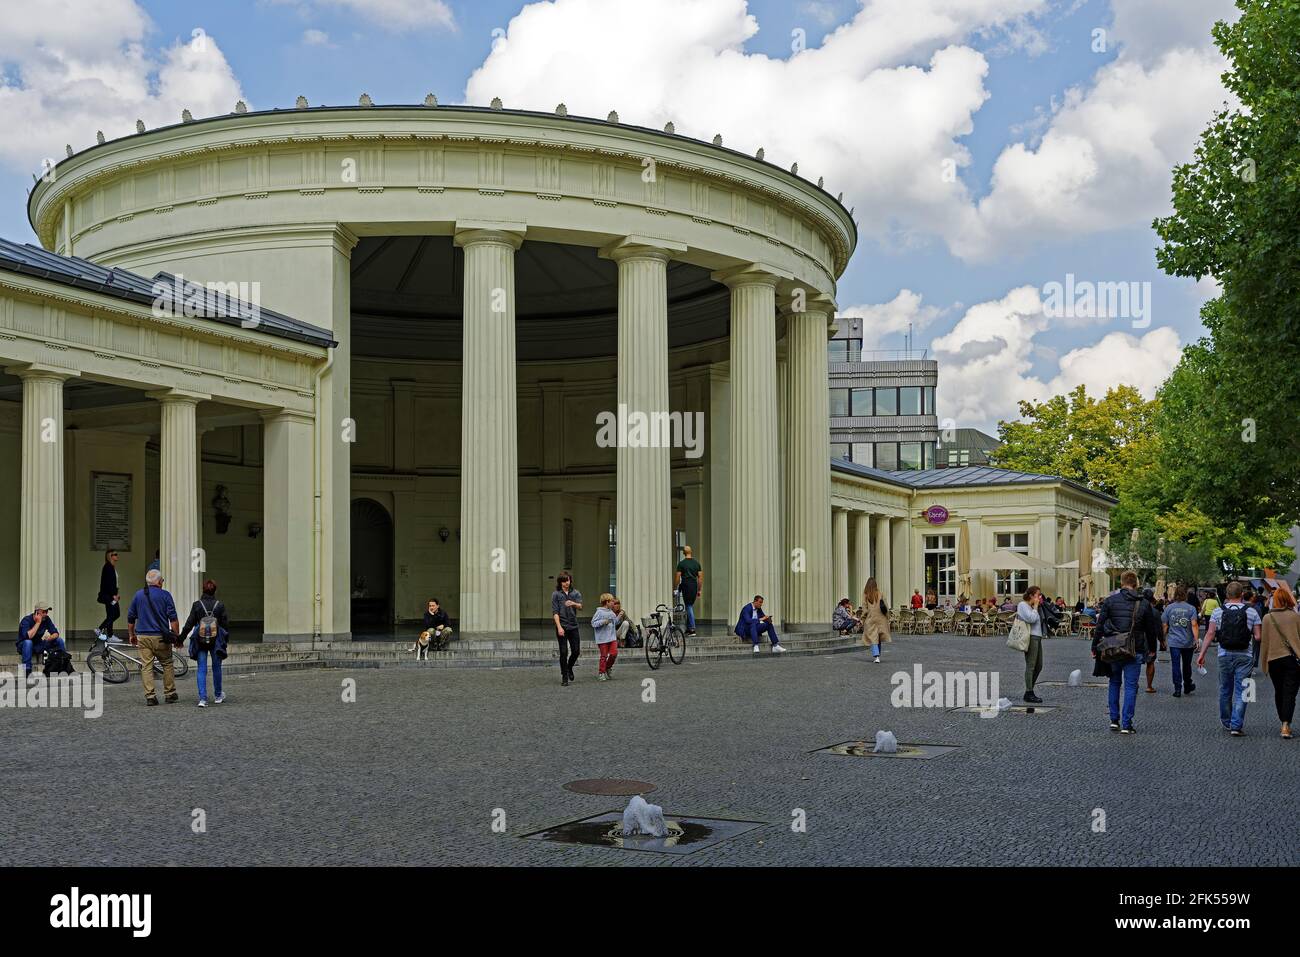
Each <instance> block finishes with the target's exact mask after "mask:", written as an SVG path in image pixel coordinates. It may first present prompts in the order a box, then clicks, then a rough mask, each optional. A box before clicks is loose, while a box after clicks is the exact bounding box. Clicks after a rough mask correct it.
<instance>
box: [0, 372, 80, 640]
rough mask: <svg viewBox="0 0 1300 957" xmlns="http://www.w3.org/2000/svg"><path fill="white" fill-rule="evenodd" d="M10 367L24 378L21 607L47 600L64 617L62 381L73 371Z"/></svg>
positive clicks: (23, 610)
mask: <svg viewBox="0 0 1300 957" xmlns="http://www.w3.org/2000/svg"><path fill="white" fill-rule="evenodd" d="M6 371H8V372H9V373H10V374H11V375H16V376H19V377H20V378H21V379H22V381H23V413H22V416H23V418H22V422H23V424H22V491H21V496H20V503H19V514H20V516H21V527H20V529H19V535H18V612H19V614H22V615H26V614H29V613H30V612H31V610H32V608H34V607H35V605H36V603H37V602H38V601H48V602H49V603H50V604H51V605H53V606H54V610H53V612H52V615H51V617H53V618H54V620H55V622H59V621H63V620H66V619H67V607H66V606H65V605H64V599H65V598H66V597H67V596H66V594H65V591H66V588H67V571H66V566H65V557H64V556H65V554H66V550H67V542H66V540H65V539H64V517H63V507H64V500H63V381H64V380H65V379H67V378H69V374H68V373H64V372H56V371H53V370H46V369H40V368H34V367H31V366H24V367H21V368H13V369H8V370H6Z"/></svg>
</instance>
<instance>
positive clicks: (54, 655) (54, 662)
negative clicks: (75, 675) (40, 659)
mask: <svg viewBox="0 0 1300 957" xmlns="http://www.w3.org/2000/svg"><path fill="white" fill-rule="evenodd" d="M70 674H72V655H70V654H68V653H67V652H66V651H60V650H59V649H58V648H55V649H53V650H51V651H47V652H46V653H45V677H47V678H48V677H49V676H50V675H70Z"/></svg>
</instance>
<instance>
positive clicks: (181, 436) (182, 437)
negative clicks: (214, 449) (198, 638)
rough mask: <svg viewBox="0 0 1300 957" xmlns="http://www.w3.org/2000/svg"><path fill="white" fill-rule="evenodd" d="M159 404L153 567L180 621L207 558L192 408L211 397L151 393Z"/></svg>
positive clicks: (195, 595) (192, 598) (193, 597)
mask: <svg viewBox="0 0 1300 957" xmlns="http://www.w3.org/2000/svg"><path fill="white" fill-rule="evenodd" d="M149 395H150V396H151V397H152V398H154V399H157V400H158V402H159V403H160V404H161V406H162V438H161V442H160V444H161V454H160V455H159V463H158V531H159V536H158V538H159V541H158V563H159V564H158V567H159V569H160V570H161V571H162V573H163V578H164V579H166V584H165V586H164V587H165V588H166V589H167V590H168V591H169V592H171V594H172V598H173V599H174V600H175V602H176V613H177V614H178V615H180V616H181V619H182V620H184V618H185V616H186V615H187V614H188V613H189V610H190V606H191V605H192V604H194V602H195V601H196V600H197V599H198V597H199V593H200V591H201V590H202V585H203V576H204V573H205V571H206V569H207V558H206V556H205V555H204V554H203V551H202V549H201V548H200V546H199V528H198V516H199V504H198V496H199V481H198V474H197V473H198V428H197V426H196V424H195V410H196V409H197V408H198V404H199V402H200V401H201V400H203V399H207V398H210V397H209V396H206V395H199V394H197V393H193V392H182V391H180V390H178V389H171V390H168V391H166V392H151V393H149Z"/></svg>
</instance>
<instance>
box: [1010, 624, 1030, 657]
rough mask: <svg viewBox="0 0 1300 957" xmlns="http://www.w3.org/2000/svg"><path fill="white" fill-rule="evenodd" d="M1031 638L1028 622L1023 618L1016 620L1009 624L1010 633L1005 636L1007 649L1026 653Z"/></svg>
mask: <svg viewBox="0 0 1300 957" xmlns="http://www.w3.org/2000/svg"><path fill="white" fill-rule="evenodd" d="M1031 637H1032V635H1031V634H1030V632H1029V622H1027V621H1025V620H1024V619H1023V618H1017V619H1016V620H1015V621H1013V622H1012V623H1011V633H1010V634H1009V635H1007V647H1008V648H1014V649H1016V651H1028V650H1029V639H1030V638H1031Z"/></svg>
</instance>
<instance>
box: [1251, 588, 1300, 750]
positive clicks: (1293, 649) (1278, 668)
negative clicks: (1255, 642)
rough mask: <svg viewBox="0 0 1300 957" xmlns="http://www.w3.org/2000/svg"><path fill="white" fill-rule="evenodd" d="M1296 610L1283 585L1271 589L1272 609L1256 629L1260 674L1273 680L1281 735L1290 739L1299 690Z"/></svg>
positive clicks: (1299, 631) (1299, 633)
mask: <svg viewBox="0 0 1300 957" xmlns="http://www.w3.org/2000/svg"><path fill="white" fill-rule="evenodd" d="M1298 656H1300V614H1297V613H1296V607H1295V596H1294V595H1292V594H1291V592H1289V591H1287V590H1286V589H1285V588H1279V589H1278V590H1277V591H1275V592H1273V598H1272V610H1271V611H1270V612H1269V613H1268V614H1267V615H1265V616H1264V626H1263V627H1262V628H1261V629H1260V639H1259V661H1260V664H1261V665H1263V667H1264V674H1266V675H1268V680H1269V681H1271V682H1273V697H1274V701H1275V703H1276V705H1277V718H1278V720H1279V721H1281V722H1282V737H1284V738H1286V739H1287V740H1290V739H1291V737H1292V734H1291V721H1292V720H1293V719H1294V718H1295V698H1296V692H1297V691H1300V662H1298V661H1297V660H1296V659H1297V657H1298Z"/></svg>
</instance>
